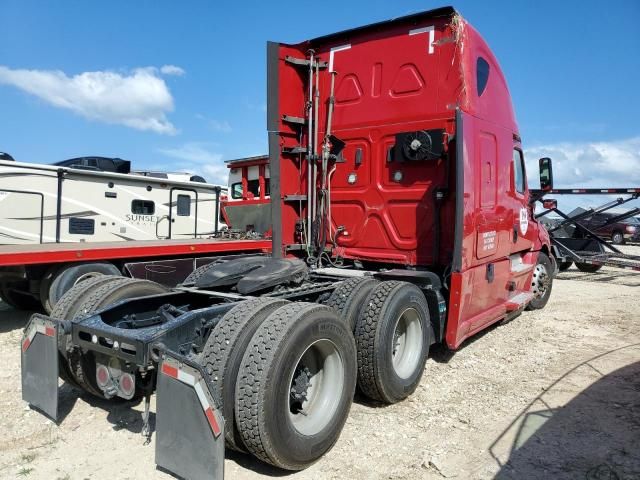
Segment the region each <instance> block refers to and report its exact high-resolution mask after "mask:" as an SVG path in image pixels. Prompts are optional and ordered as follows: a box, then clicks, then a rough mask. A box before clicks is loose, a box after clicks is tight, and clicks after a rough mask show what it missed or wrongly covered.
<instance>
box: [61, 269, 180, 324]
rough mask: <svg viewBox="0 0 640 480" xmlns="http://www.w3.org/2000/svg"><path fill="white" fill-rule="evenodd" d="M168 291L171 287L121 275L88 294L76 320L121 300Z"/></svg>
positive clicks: (79, 308)
mask: <svg viewBox="0 0 640 480" xmlns="http://www.w3.org/2000/svg"><path fill="white" fill-rule="evenodd" d="M168 291H169V289H168V288H167V287H165V286H164V285H160V284H159V283H156V282H152V281H151V280H141V279H137V278H126V277H120V281H118V280H116V281H112V282H109V283H106V284H105V285H101V286H100V287H99V288H96V289H94V290H93V291H92V292H91V293H89V294H88V295H86V296H85V298H84V301H83V302H82V303H81V304H80V306H79V307H78V309H77V310H76V312H75V316H74V320H76V319H81V318H84V317H87V316H89V315H92V314H94V313H95V312H97V311H98V310H102V309H103V308H106V307H108V306H109V305H113V304H114V303H117V302H119V301H120V300H126V299H129V298H136V297H146V296H147V295H156V294H160V293H166V292H168Z"/></svg>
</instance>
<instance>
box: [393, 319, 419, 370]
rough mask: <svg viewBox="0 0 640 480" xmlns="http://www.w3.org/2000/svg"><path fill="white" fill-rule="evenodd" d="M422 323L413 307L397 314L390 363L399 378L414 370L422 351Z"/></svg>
mask: <svg viewBox="0 0 640 480" xmlns="http://www.w3.org/2000/svg"><path fill="white" fill-rule="evenodd" d="M422 342H423V338H422V324H421V322H420V314H419V313H418V311H417V310H416V309H415V308H412V307H410V308H406V309H405V310H403V311H402V313H401V314H400V315H399V316H398V319H397V320H396V326H395V328H394V332H393V345H392V352H391V353H392V357H391V358H392V364H393V370H394V371H395V372H396V375H398V376H399V377H400V378H409V377H410V376H411V375H413V373H414V372H415V369H416V368H417V366H418V364H419V363H420V357H421V353H422V347H423V345H422Z"/></svg>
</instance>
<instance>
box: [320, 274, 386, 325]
mask: <svg viewBox="0 0 640 480" xmlns="http://www.w3.org/2000/svg"><path fill="white" fill-rule="evenodd" d="M378 283H379V282H378V281H377V280H375V279H373V278H371V277H356V278H350V279H349V280H346V281H344V282H342V284H340V286H339V287H338V288H336V289H335V290H334V291H333V293H332V294H331V296H330V297H329V298H328V299H327V300H326V301H324V302H322V303H324V304H325V305H327V306H329V307H333V308H334V309H335V310H336V311H337V312H338V314H340V316H341V317H342V318H344V319H345V320H346V322H347V325H349V328H350V329H351V331H352V332H353V331H354V330H355V328H356V321H357V320H358V315H360V310H361V309H362V306H363V304H364V301H365V300H366V298H367V296H369V293H371V290H373V288H374V287H375V286H376V285H377V284H378Z"/></svg>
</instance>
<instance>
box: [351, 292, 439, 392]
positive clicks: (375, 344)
mask: <svg viewBox="0 0 640 480" xmlns="http://www.w3.org/2000/svg"><path fill="white" fill-rule="evenodd" d="M429 322H430V317H429V305H428V303H427V299H426V298H425V296H424V294H423V293H422V291H420V289H419V288H418V287H416V286H415V285H413V284H411V283H408V282H399V281H388V282H382V283H380V284H379V285H378V286H377V287H376V288H375V289H373V291H372V292H371V293H370V294H369V297H368V298H367V300H366V305H365V306H364V308H363V309H362V311H361V313H360V316H359V317H358V322H357V324H356V330H355V338H356V347H357V350H358V387H360V390H361V391H362V392H363V393H364V394H365V395H366V396H368V397H369V398H371V399H373V400H378V401H381V402H385V403H396V402H399V401H400V400H403V399H405V398H407V397H408V396H409V395H411V394H412V393H413V392H414V391H415V389H416V388H417V387H418V384H419V383H420V379H421V378H422V373H423V371H424V366H425V363H426V361H427V355H428V353H429V345H430V344H431V339H430V335H431V329H430V323H429Z"/></svg>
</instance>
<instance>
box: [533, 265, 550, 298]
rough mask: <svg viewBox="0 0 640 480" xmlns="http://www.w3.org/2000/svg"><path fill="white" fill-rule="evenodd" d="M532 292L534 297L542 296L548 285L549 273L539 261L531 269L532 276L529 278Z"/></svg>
mask: <svg viewBox="0 0 640 480" xmlns="http://www.w3.org/2000/svg"><path fill="white" fill-rule="evenodd" d="M531 285H532V287H533V288H532V292H533V296H534V297H535V298H541V297H544V294H545V293H546V292H547V288H548V287H549V274H548V273H547V267H545V266H544V265H543V264H541V263H539V264H537V265H536V268H534V270H533V278H532V280H531Z"/></svg>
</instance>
